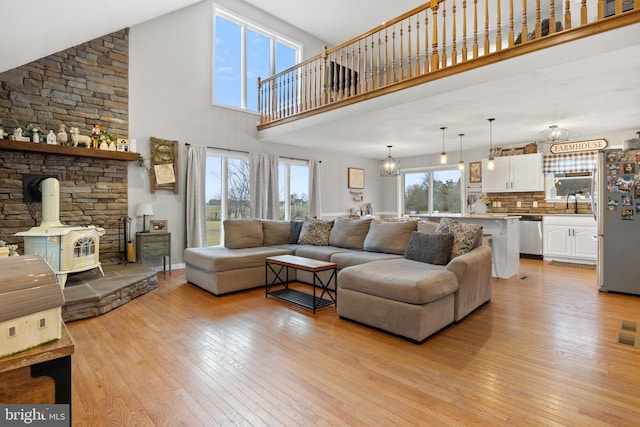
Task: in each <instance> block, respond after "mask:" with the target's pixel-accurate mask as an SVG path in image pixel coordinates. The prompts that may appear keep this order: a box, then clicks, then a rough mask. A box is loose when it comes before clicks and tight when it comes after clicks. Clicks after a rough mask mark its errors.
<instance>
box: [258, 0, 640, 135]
mask: <svg viewBox="0 0 640 427" xmlns="http://www.w3.org/2000/svg"><path fill="white" fill-rule="evenodd" d="M636 23H640V0H565V1H561V0H555V1H549V0H528V1H527V0H522V1H519V0H518V1H514V0H502V1H501V0H491V1H489V0H484V1H482V0H480V1H478V0H469V1H467V0H431V1H427V2H426V3H425V4H424V5H422V6H420V7H417V8H415V9H413V10H411V11H409V12H407V13H405V14H403V15H401V16H399V17H397V18H395V19H392V20H390V21H388V22H385V23H383V24H381V25H379V26H378V27H376V28H374V29H372V30H370V31H369V32H367V33H365V34H362V35H360V36H358V37H355V38H353V39H351V40H349V41H347V42H344V43H342V44H339V45H337V46H335V47H332V48H325V49H324V50H323V52H321V53H319V54H318V55H316V56H314V57H312V58H310V59H308V60H306V61H304V62H301V63H299V64H297V65H295V66H293V67H291V68H289V69H287V70H284V71H282V72H280V73H278V74H275V75H273V76H270V77H269V78H266V79H263V80H259V82H258V88H259V90H258V109H259V113H260V122H259V124H258V130H266V129H269V128H273V127H274V126H277V125H280V124H285V123H291V122H292V121H295V120H298V119H302V118H306V117H311V116H313V115H316V114H319V113H323V112H327V111H331V110H334V109H337V108H340V107H344V106H348V105H353V104H355V103H358V102H361V101H365V100H370V99H373V98H377V97H380V96H382V95H387V94H391V93H394V92H397V91H401V90H403V89H407V88H412V87H415V86H418V85H422V84H424V83H427V82H431V81H434V80H437V79H442V78H444V77H448V76H452V75H455V74H458V73H463V72H466V71H470V70H474V69H478V68H481V67H483V66H486V65H490V64H495V63H498V62H500V61H505V60H508V59H511V58H516V57H519V56H522V55H527V54H530V53H533V52H537V51H540V50H542V49H546V48H550V47H554V46H559V45H563V44H566V43H568V42H572V41H577V40H580V39H583V38H586V37H590V36H594V35H597V34H600V33H605V32H608V31H611V30H616V29H619V28H622V27H626V26H629V25H632V24H636Z"/></svg>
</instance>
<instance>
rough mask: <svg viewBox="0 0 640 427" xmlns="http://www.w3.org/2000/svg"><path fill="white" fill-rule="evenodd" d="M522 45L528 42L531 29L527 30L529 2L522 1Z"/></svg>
mask: <svg viewBox="0 0 640 427" xmlns="http://www.w3.org/2000/svg"><path fill="white" fill-rule="evenodd" d="M521 34H522V36H521V37H520V39H521V40H522V44H525V43H526V42H527V41H528V38H529V36H528V34H529V28H527V0H522V33H521Z"/></svg>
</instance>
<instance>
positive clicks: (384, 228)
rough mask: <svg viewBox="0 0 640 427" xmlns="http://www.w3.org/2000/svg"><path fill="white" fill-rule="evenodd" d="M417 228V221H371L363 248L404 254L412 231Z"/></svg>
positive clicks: (370, 250)
mask: <svg viewBox="0 0 640 427" xmlns="http://www.w3.org/2000/svg"><path fill="white" fill-rule="evenodd" d="M416 230H417V222H416V221H381V220H375V221H371V224H370V225H369V232H368V233H367V237H365V239H364V245H363V249H364V250H365V251H369V252H383V253H387V254H398V255H402V254H404V251H405V249H407V243H409V239H410V238H411V232H413V231H416Z"/></svg>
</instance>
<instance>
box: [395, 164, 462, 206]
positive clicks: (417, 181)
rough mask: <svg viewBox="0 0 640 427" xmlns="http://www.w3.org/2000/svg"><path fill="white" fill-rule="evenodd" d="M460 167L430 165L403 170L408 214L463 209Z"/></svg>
mask: <svg viewBox="0 0 640 427" xmlns="http://www.w3.org/2000/svg"><path fill="white" fill-rule="evenodd" d="M461 177H462V175H461V173H460V171H459V170H458V169H428V170H422V171H415V172H405V173H404V174H403V182H404V193H403V196H404V197H403V209H402V212H403V214H405V215H415V214H434V213H445V212H446V213H460V212H462V209H461V207H462V192H461V185H460V182H461Z"/></svg>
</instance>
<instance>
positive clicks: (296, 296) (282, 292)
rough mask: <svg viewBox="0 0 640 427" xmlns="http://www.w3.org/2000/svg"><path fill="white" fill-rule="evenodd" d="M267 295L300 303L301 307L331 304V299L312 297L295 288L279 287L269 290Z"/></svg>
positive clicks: (319, 306)
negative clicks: (275, 289)
mask: <svg viewBox="0 0 640 427" xmlns="http://www.w3.org/2000/svg"><path fill="white" fill-rule="evenodd" d="M268 295H271V296H272V297H276V298H280V299H281V300H284V301H287V302H290V303H293V304H297V305H300V306H302V307H305V308H308V309H311V310H316V309H318V308H322V307H328V306H330V305H332V304H333V301H331V300H328V299H325V298H320V297H314V296H313V295H311V294H308V293H306V292H301V291H299V290H297V289H279V290H277V291H270V292H268Z"/></svg>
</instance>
